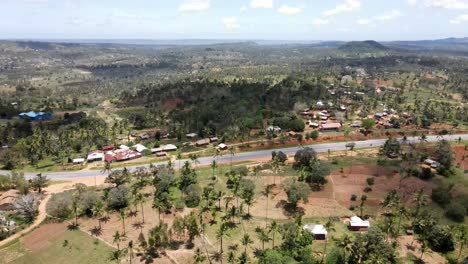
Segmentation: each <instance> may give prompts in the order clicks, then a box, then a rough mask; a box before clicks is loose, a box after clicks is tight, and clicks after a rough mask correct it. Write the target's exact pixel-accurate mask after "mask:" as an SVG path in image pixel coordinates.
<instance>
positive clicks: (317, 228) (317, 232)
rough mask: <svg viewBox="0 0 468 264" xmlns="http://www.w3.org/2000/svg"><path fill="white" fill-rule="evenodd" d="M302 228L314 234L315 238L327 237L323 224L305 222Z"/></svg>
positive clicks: (322, 238) (323, 238)
mask: <svg viewBox="0 0 468 264" xmlns="http://www.w3.org/2000/svg"><path fill="white" fill-rule="evenodd" d="M303 229H304V230H306V231H309V232H310V233H312V234H313V235H314V239H316V240H325V239H327V234H328V232H327V229H325V227H324V226H323V225H318V224H305V225H304V227H303Z"/></svg>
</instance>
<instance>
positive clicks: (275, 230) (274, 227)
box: [268, 220, 279, 248]
mask: <svg viewBox="0 0 468 264" xmlns="http://www.w3.org/2000/svg"><path fill="white" fill-rule="evenodd" d="M268 232H269V233H271V235H272V237H271V242H272V248H274V247H275V235H276V233H278V232H279V225H278V223H277V222H276V221H275V220H273V221H272V222H271V223H270V225H269V226H268Z"/></svg>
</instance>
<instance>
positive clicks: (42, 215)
mask: <svg viewBox="0 0 468 264" xmlns="http://www.w3.org/2000/svg"><path fill="white" fill-rule="evenodd" d="M77 183H83V184H86V185H88V186H93V185H94V184H95V181H94V179H93V178H83V179H79V178H77V179H74V180H71V181H67V182H65V183H59V184H52V185H50V186H49V187H47V188H45V189H44V197H43V199H42V200H41V203H40V205H39V208H38V210H39V214H38V216H37V218H36V220H34V222H33V223H32V224H31V225H30V226H29V227H27V228H26V229H23V230H21V231H20V232H18V233H16V234H14V235H12V236H10V237H8V238H6V239H4V240H2V241H0V247H1V246H3V245H6V244H8V243H9V242H11V241H13V240H15V239H17V238H19V237H21V236H23V235H25V234H27V233H29V232H30V231H31V230H33V229H34V228H36V227H37V226H39V225H40V224H41V223H42V221H44V220H45V219H46V217H47V213H46V204H47V202H48V201H49V199H50V197H51V194H54V193H60V192H64V191H67V190H71V189H73V188H74V185H75V184H77ZM96 184H97V185H102V184H104V177H97V178H96Z"/></svg>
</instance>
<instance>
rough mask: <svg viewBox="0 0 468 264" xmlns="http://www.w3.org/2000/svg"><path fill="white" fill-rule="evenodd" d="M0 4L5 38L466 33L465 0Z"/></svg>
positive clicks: (50, 0) (30, 0) (13, 0)
mask: <svg viewBox="0 0 468 264" xmlns="http://www.w3.org/2000/svg"><path fill="white" fill-rule="evenodd" d="M0 10H1V11H2V12H1V13H2V15H1V16H0V38H2V39H6V38H33V39H38V38H41V39H65V38H66V39H80V38H81V39H83V38H87V39H111V38H125V39H135V38H138V39H193V38H197V39H276V40H363V39H376V40H414V39H435V38H446V37H467V36H468V0H385V1H384V0H0Z"/></svg>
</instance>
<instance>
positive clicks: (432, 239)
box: [423, 226, 455, 252]
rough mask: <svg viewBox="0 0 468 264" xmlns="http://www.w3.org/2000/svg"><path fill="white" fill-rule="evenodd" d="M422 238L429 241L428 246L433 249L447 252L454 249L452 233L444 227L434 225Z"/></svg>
mask: <svg viewBox="0 0 468 264" xmlns="http://www.w3.org/2000/svg"><path fill="white" fill-rule="evenodd" d="M423 238H424V239H425V240H426V241H427V242H428V243H429V246H430V247H431V249H432V250H434V251H437V252H449V251H453V250H454V249H455V243H454V241H453V237H452V234H451V233H450V231H449V230H447V228H445V227H441V226H434V227H433V228H431V229H429V230H428V232H427V233H426V234H424V235H423Z"/></svg>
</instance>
